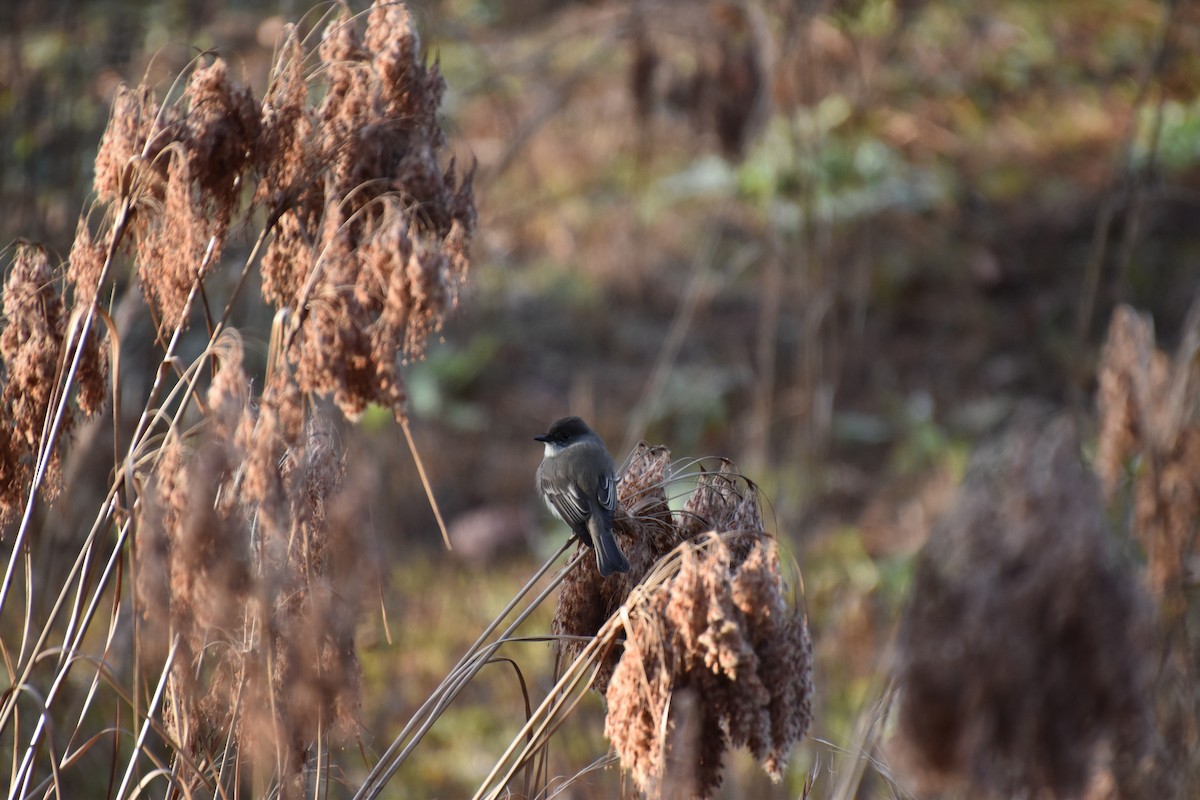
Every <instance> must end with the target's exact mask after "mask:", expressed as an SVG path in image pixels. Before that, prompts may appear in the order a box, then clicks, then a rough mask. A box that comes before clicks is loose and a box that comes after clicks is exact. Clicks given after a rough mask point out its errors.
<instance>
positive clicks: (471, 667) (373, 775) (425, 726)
mask: <svg viewBox="0 0 1200 800" xmlns="http://www.w3.org/2000/svg"><path fill="white" fill-rule="evenodd" d="M570 544H571V542H570V541H567V542H565V543H564V544H563V545H562V547H560V548H559V549H558V551H557V552H555V554H554V555H553V556H551V557H550V558H549V559H547V560H546V562H545V563H544V564H542V566H541V568H540V569H539V570H538V571H537V572H536V573H534V575H533V577H531V578H530V579H529V580H528V581H527V582H526V583H525V585H524V586H523V587H522V588H521V590H520V591H518V592H517V594H516V595H515V596H514V597H513V598H512V599H511V600H510V601H509V602H508V604H507V605H506V606H505V607H504V609H502V610H501V611H500V613H499V614H497V615H496V617H495V619H493V620H492V622H491V623H490V624H489V625H488V626H487V627H486V628H485V629H484V631H483V633H481V634H480V635H479V637H478V638H477V639H476V640H475V642H474V643H473V644H472V645H471V646H470V647H469V648H468V649H467V651H466V652H465V653H464V654H463V655H462V657H461V658H459V660H458V662H457V663H456V664H455V665H454V667H453V668H452V669H451V670H450V672H449V673H448V674H447V676H446V678H445V679H443V680H442V682H441V683H440V684H439V685H438V687H437V688H436V689H435V690H434V691H433V693H431V694H430V696H429V697H428V698H427V699H426V700H425V702H424V703H423V704H422V705H421V707H420V708H419V709H417V711H416V713H415V714H413V716H412V718H411V719H410V720H409V721H408V724H407V725H405V726H404V729H403V730H402V731H401V732H400V733H399V735H397V737H396V739H395V740H394V741H393V742H392V744H391V746H389V747H388V749H387V751H386V752H384V754H383V755H382V756H380V758H379V761H377V762H376V763H375V766H374V767H372V768H371V771H370V773H369V774H368V775H367V777H366V779H365V780H364V781H363V784H362V786H361V787H360V788H359V789H358V791H357V792H356V793H355V794H354V800H369V798H375V797H378V796H379V794H380V793H381V792H382V791H383V790H384V788H386V786H387V783H388V782H389V781H390V780H391V779H392V777H393V776H394V775H395V774H396V771H397V770H399V768H400V767H401V766H402V765H403V763H404V761H405V760H406V759H407V758H408V756H409V755H410V754H411V753H412V751H413V749H414V748H415V747H416V745H417V744H418V743H419V742H420V740H421V737H422V736H424V735H425V733H426V732H428V730H429V729H430V728H431V727H432V726H433V723H434V722H436V721H437V718H438V717H439V716H440V715H441V713H442V711H444V710H445V709H446V707H447V706H449V704H450V703H451V702H453V701H454V698H455V697H457V696H458V693H459V692H460V691H462V689H463V687H465V686H466V685H467V683H468V682H469V681H470V680H471V679H472V678H473V677H474V676H475V675H476V674H477V673H478V672H479V670H481V669H482V668H483V667H484V666H485V665H486V664H487V663H488V660H489V659H491V658H492V656H493V655H495V653H496V650H497V649H499V647H500V646H501V645H502V644H504V643H505V642H506V641H509V640H510V639H511V637H512V635H513V633H514V632H515V631H516V630H517V628H519V627H520V626H521V625H522V624H523V623H524V622H525V620H527V619H528V618H529V616H530V614H532V613H533V611H534V610H535V609H537V608H538V607H539V606H540V605H541V604H542V603H543V602H544V601H545V599H546V598H547V597H548V596H549V595H550V593H551V592H553V591H554V589H555V588H556V587H557V586H558V585H559V584H560V583H561V582H562V580H563V578H564V577H565V576H566V575H567V574H569V573H570V572H572V571H573V570H574V568H575V567H576V565H577V564H579V563H581V562H582V561H583V560H584V559H583V558H582V554H578V553H577V554H576V555H575V557H574V558H572V559H571V560H570V561H568V562H567V565H566V566H565V567H563V569H562V570H561V571H560V572H559V574H558V575H557V576H556V577H555V579H554V580H553V581H551V583H550V584H549V585H548V586H547V587H545V588H543V589H542V591H541V592H539V593H538V595H537V596H536V597H535V598H534V599H533V600H532V601H530V603H529V604H528V605H527V606H526V608H525V609H524V610H523V611H522V612H521V613H520V614H519V615H517V617H516V618H515V619H514V620H513V621H512V622H511V623H510V624H509V625H508V627H507V628H506V629H505V630H504V632H503V633H501V634H500V635H499V636H498V637H496V639H495V640H494V641H493V642H492V643H491V644H489V645H487V646H486V647H485V646H484V642H486V641H487V640H488V639H489V638H490V637H491V635H492V634H493V633H494V632H495V631H496V629H497V628H499V627H500V625H501V624H503V622H504V620H506V619H507V618H508V617H509V615H510V614H511V613H512V612H513V610H514V609H516V607H517V606H518V605H519V604H520V603H521V602H522V600H523V599H524V598H525V596H526V595H528V594H529V592H531V591H532V590H533V588H534V587H535V586H536V585H537V583H538V582H539V581H540V580H541V579H542V577H543V576H544V575H545V574H546V573H547V572H549V571H550V569H551V568H553V566H554V564H556V563H557V562H558V560H559V559H560V558H561V557H562V555H563V554H564V553H565V552H566V551H567V548H568V547H569V546H570Z"/></svg>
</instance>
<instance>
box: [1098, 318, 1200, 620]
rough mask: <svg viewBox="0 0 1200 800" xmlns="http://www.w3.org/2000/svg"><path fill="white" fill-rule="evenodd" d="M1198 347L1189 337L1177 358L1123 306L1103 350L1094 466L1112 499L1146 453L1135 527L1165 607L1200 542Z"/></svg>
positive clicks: (1138, 478)
mask: <svg viewBox="0 0 1200 800" xmlns="http://www.w3.org/2000/svg"><path fill="white" fill-rule="evenodd" d="M1194 314H1195V310H1193V315H1194ZM1193 327H1194V326H1193ZM1193 350H1194V343H1192V344H1191V346H1189V343H1188V342H1184V344H1183V346H1181V348H1180V354H1179V356H1178V357H1177V359H1176V363H1175V364H1172V363H1171V359H1170V358H1168V356H1167V355H1166V354H1165V353H1164V352H1162V351H1161V350H1159V349H1158V348H1157V347H1155V344H1154V328H1153V324H1152V322H1151V320H1150V318H1149V317H1148V316H1145V315H1141V314H1138V313H1137V312H1136V311H1134V310H1133V309H1132V308H1130V307H1128V306H1119V307H1118V308H1117V309H1116V310H1115V311H1114V312H1113V318H1112V322H1111V324H1110V326H1109V333H1108V341H1107V342H1106V344H1105V346H1104V350H1103V352H1102V354H1101V366H1100V375H1099V391H1098V395H1097V405H1098V407H1099V416H1100V432H1099V437H1098V440H1097V445H1096V471H1097V472H1098V473H1099V475H1100V477H1101V479H1102V480H1103V483H1104V489H1105V491H1106V493H1107V494H1108V496H1109V497H1110V499H1111V498H1112V497H1113V496H1114V495H1115V494H1116V492H1117V491H1118V490H1119V489H1120V487H1121V486H1122V485H1123V483H1124V479H1125V476H1126V475H1127V474H1128V473H1129V470H1128V469H1127V465H1128V464H1129V463H1130V462H1131V461H1132V460H1133V459H1134V458H1135V457H1138V456H1140V457H1141V461H1140V467H1139V468H1138V470H1137V471H1136V473H1135V474H1134V475H1133V477H1132V483H1133V506H1134V532H1135V534H1136V536H1137V538H1138V541H1139V542H1140V543H1141V546H1142V548H1143V549H1144V550H1145V553H1146V557H1147V562H1148V572H1149V581H1150V585H1151V587H1152V589H1153V590H1154V592H1155V594H1156V595H1158V596H1159V597H1160V598H1164V599H1165V600H1167V601H1168V602H1167V604H1168V606H1174V605H1177V600H1178V596H1179V592H1180V591H1181V590H1182V582H1183V580H1184V576H1183V574H1182V567H1183V564H1184V562H1185V561H1186V560H1187V558H1188V557H1189V556H1190V555H1193V554H1195V553H1196V552H1197V549H1198V548H1200V541H1198V536H1197V533H1198V528H1197V520H1198V519H1200V424H1197V419H1196V415H1195V409H1194V403H1195V399H1194V398H1195V397H1196V394H1197V392H1196V390H1195V388H1194V387H1193V386H1191V384H1190V382H1191V381H1194V380H1195V372H1196V370H1195V369H1194V368H1193V365H1192V361H1193V360H1192V352H1193ZM1189 403H1191V404H1193V406H1189V405H1188V404H1189Z"/></svg>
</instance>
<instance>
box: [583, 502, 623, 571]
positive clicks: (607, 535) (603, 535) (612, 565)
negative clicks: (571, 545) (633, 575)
mask: <svg viewBox="0 0 1200 800" xmlns="http://www.w3.org/2000/svg"><path fill="white" fill-rule="evenodd" d="M587 525H588V533H589V534H591V537H592V549H593V550H595V551H596V566H597V567H599V569H600V574H601V575H602V576H604V577H605V578H607V577H608V576H609V575H612V574H613V573H614V572H628V571H629V559H627V558H625V554H624V553H622V552H621V548H620V547H619V546H617V540H616V538H614V537H613V530H612V524H611V523H609V522H608V521H607V520H605V519H604V516H603V515H602V514H592V516H591V518H590V519H588V523H587Z"/></svg>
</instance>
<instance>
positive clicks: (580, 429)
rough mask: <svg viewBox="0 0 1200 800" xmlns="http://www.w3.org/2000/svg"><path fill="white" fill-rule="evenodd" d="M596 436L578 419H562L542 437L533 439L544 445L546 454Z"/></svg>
mask: <svg viewBox="0 0 1200 800" xmlns="http://www.w3.org/2000/svg"><path fill="white" fill-rule="evenodd" d="M595 435H596V434H595V433H594V432H593V431H592V429H591V428H589V427H588V424H587V423H586V422H584V421H583V420H581V419H580V418H579V417H563V418H562V419H559V420H556V421H555V422H554V424H553V425H551V426H550V430H549V431H547V432H546V433H545V434H543V435H542V436H535V437H533V438H534V439H535V440H536V441H539V442H544V443H545V444H546V450H547V452H550V451H558V450H561V449H562V448H564V447H567V446H568V445H571V444H574V443H575V442H578V441H582V440H583V439H587V438H588V437H591V436H595Z"/></svg>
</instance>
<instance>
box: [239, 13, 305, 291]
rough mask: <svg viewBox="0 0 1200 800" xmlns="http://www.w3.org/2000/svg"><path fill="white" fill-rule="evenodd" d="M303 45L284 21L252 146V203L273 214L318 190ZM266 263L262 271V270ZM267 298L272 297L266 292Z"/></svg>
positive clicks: (295, 31)
mask: <svg viewBox="0 0 1200 800" xmlns="http://www.w3.org/2000/svg"><path fill="white" fill-rule="evenodd" d="M304 56H305V53H304V46H303V44H302V43H301V41H300V34H299V32H298V31H297V30H296V26H295V25H290V24H289V25H288V26H287V29H286V35H285V37H284V42H283V46H282V47H281V48H280V50H279V54H278V56H277V57H276V60H275V65H274V68H273V69H272V79H271V85H270V87H268V89H267V94H266V97H265V98H264V99H263V104H262V121H261V123H260V128H259V141H258V145H257V147H256V148H255V151H254V152H255V154H256V156H257V162H258V163H257V167H256V168H257V170H258V172H259V173H260V174H261V176H262V177H261V179H260V180H259V183H258V189H257V190H256V192H255V196H254V202H255V204H265V205H267V207H268V208H270V209H271V210H272V212H273V213H274V214H278V213H281V212H282V211H283V210H285V209H287V208H291V207H293V206H294V205H297V204H298V202H299V198H300V197H301V195H304V194H306V193H312V194H316V193H318V192H319V190H318V189H317V188H316V187H314V186H313V185H312V183H311V179H312V177H313V176H314V175H316V174H317V172H318V171H319V170H318V166H317V163H316V160H315V159H316V157H317V156H318V153H317V152H316V151H315V148H312V147H311V141H310V139H311V136H312V131H313V121H312V118H311V114H310V110H309V108H308V83H307V82H306V81H305V79H304ZM265 271H266V270H265V268H264V273H265ZM267 299H268V300H273V298H271V297H269V296H268V297H267Z"/></svg>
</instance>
